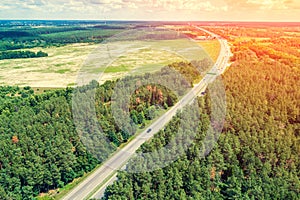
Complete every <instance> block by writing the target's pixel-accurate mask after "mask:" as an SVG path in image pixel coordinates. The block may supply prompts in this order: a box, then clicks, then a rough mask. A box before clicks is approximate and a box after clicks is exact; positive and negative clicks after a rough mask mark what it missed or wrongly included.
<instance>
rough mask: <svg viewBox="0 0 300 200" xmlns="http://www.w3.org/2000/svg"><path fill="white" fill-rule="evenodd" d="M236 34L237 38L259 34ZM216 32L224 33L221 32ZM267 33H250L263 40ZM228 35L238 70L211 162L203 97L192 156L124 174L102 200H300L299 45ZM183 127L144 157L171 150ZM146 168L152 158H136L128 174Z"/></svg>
mask: <svg viewBox="0 0 300 200" xmlns="http://www.w3.org/2000/svg"><path fill="white" fill-rule="evenodd" d="M226 29H227V27H226V28H225V30H226ZM235 29H236V31H235V32H234V34H235V35H236V34H239V32H241V31H243V32H245V33H247V32H251V31H253V30H254V29H252V28H251V29H250V28H249V30H246V29H245V28H244V27H242V28H241V29H239V28H235ZM274 29H275V30H278V29H281V28H274ZM274 29H273V30H274ZM212 30H213V31H214V32H219V33H223V34H224V31H222V28H220V27H218V28H215V29H214V28H212ZM261 32H262V31H261V30H259V31H258V32H254V33H253V32H252V33H251V34H252V35H256V34H258V35H260V36H262V33H261ZM274 32H275V31H274ZM264 33H266V34H267V35H268V36H269V35H272V32H264ZM280 33H284V31H276V32H275V33H274V34H273V35H272V38H273V37H274V35H275V36H276V37H277V36H278V34H280ZM224 35H225V34H224ZM227 37H228V38H229V39H230V40H231V42H232V44H233V47H232V49H233V53H234V56H233V58H232V61H234V64H232V65H231V67H230V68H229V69H228V70H227V71H226V73H225V75H224V76H223V80H224V83H225V87H226V98H227V116H226V121H225V124H224V128H223V132H222V134H221V136H220V138H219V140H218V142H217V144H216V146H215V147H214V149H213V150H212V151H211V152H210V153H209V154H208V156H206V157H205V158H202V157H201V156H200V155H201V152H202V150H201V148H202V145H201V144H202V143H201V140H202V139H203V137H204V134H205V130H206V126H205V125H206V124H207V122H208V119H207V118H209V115H208V114H209V112H208V110H207V109H208V107H205V106H203V102H207V103H209V101H207V100H205V99H207V97H206V98H200V99H198V103H199V105H202V106H200V107H199V109H200V110H201V113H203V114H204V116H203V117H202V119H203V120H201V121H200V122H198V123H199V129H198V131H197V132H196V134H197V136H196V139H195V140H194V143H193V144H192V145H191V146H190V147H189V148H188V149H187V150H186V151H185V154H184V155H182V156H181V157H180V158H178V159H177V160H176V161H175V162H173V163H172V164H170V165H168V166H166V167H164V168H161V169H157V170H155V171H152V172H141V173H130V172H126V171H121V172H120V173H119V174H118V180H117V181H116V182H115V183H114V184H113V185H112V186H109V187H108V188H107V190H106V192H105V196H104V197H103V199H114V200H115V199H180V200H181V199H295V200H296V199H300V180H299V178H300V172H299V169H300V160H299V154H300V143H299V141H300V140H299V137H300V102H299V98H300V90H299V77H300V71H299V63H298V62H299V58H296V57H295V56H293V55H292V54H294V53H297V52H296V51H293V50H294V48H295V43H294V42H290V43H289V42H284V43H279V42H278V40H276V39H268V40H267V41H268V43H265V41H262V40H259V41H260V42H259V41H258V40H256V42H255V43H254V42H253V41H252V42H251V40H250V41H249V40H247V41H244V42H241V39H240V38H237V39H236V40H235V39H233V38H234V37H232V36H228V35H227ZM262 37H263V36H262ZM264 37H266V35H264ZM254 41H255V40H254ZM273 41H274V42H273ZM282 41H289V40H287V39H286V40H284V39H283V40H282ZM280 46H281V47H280ZM275 47H276V50H275ZM283 47H284V48H283ZM270 48H273V50H272V49H270ZM275 51H277V52H275ZM274 52H275V53H274ZM275 56H276V57H275ZM186 110H187V112H191V109H189V108H186ZM177 123H178V117H176V118H174V119H173V120H172V121H171V122H170V124H169V125H167V126H166V127H165V129H164V130H161V131H160V132H159V133H158V134H157V135H156V136H155V137H154V138H153V139H152V140H151V141H149V142H148V143H146V144H144V145H143V146H142V147H141V148H140V150H139V151H140V152H152V151H155V150H156V149H160V148H161V147H163V146H165V145H166V144H167V143H168V141H170V140H171V139H172V138H173V137H174V134H175V133H176V131H177V128H176V127H177V126H176V124H177ZM169 153H171V154H172V151H171V152H169ZM167 156H168V154H167V155H159V157H167ZM153 160H154V161H155V160H157V158H155V157H153ZM152 163H153V162H152ZM145 165H151V159H150V160H149V161H148V162H147V163H144V162H141V160H136V159H133V160H131V162H130V163H129V165H128V166H127V169H128V170H129V171H132V169H134V168H139V167H140V168H142V167H143V166H145Z"/></svg>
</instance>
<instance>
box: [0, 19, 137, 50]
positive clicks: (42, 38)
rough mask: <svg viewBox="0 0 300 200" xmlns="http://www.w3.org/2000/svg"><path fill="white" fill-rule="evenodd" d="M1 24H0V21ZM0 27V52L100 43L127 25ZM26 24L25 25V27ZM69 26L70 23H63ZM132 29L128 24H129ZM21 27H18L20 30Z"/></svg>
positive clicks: (19, 24) (22, 24)
mask: <svg viewBox="0 0 300 200" xmlns="http://www.w3.org/2000/svg"><path fill="white" fill-rule="evenodd" d="M0 22H1V21H0ZM2 23H3V24H2V26H1V27H0V51H8V50H17V49H25V48H26V49H28V48H34V47H43V48H45V47H52V46H62V45H66V44H74V43H100V42H102V41H104V40H105V39H106V38H108V37H110V36H112V35H114V34H117V33H119V32H121V31H124V30H126V29H128V27H130V25H127V24H124V25H122V26H121V25H118V24H108V25H103V23H100V22H94V23H92V22H89V23H85V22H80V21H78V22H73V23H71V22H61V23H62V24H61V23H60V21H53V22H48V23H49V24H48V23H47V21H45V22H40V23H39V21H34V22H32V23H29V21H28V22H27V21H20V22H14V21H8V22H7V23H4V22H3V21H2ZM28 23H29V24H28ZM66 23H70V24H66ZM131 26H132V25H131ZM20 27H21V28H20Z"/></svg>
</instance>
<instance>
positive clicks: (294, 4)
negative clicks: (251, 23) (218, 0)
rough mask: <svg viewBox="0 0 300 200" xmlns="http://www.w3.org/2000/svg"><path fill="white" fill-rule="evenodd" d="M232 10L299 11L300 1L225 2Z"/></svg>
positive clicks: (247, 0)
mask: <svg viewBox="0 0 300 200" xmlns="http://www.w3.org/2000/svg"><path fill="white" fill-rule="evenodd" d="M224 1H225V2H226V3H227V5H228V7H230V8H232V9H244V10H288V9H299V8H300V1H299V0H239V1H236V0H224Z"/></svg>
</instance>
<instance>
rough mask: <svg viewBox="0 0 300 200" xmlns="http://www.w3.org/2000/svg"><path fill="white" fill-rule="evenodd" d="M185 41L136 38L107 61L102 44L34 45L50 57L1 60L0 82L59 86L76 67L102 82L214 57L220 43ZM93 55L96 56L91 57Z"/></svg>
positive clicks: (118, 45)
mask: <svg viewBox="0 0 300 200" xmlns="http://www.w3.org/2000/svg"><path fill="white" fill-rule="evenodd" d="M185 42H186V41H181V40H176V41H175V40H160V41H150V42H149V41H139V44H138V45H137V46H138V47H139V48H133V50H131V51H124V52H122V51H121V52H122V53H119V54H118V53H117V54H116V56H115V57H113V58H112V59H111V60H109V63H107V62H103V61H107V60H108V57H107V56H106V57H105V56H104V57H103V55H105V54H107V53H108V52H107V49H106V47H104V46H103V44H88V43H78V44H71V45H66V46H62V47H49V48H33V49H30V50H31V51H35V52H37V51H39V50H42V51H44V52H46V53H48V54H49V56H48V57H43V58H30V59H11V60H0V85H18V86H27V85H29V86H31V87H34V88H62V87H67V86H74V85H75V83H76V78H77V75H78V72H79V70H85V71H87V72H88V73H92V74H97V75H101V74H102V76H101V78H100V80H98V81H100V82H104V81H105V80H111V79H116V78H120V77H122V76H124V75H126V74H143V73H146V72H153V71H158V70H160V69H161V68H162V67H164V66H165V65H167V64H171V63H173V62H177V61H189V60H197V59H203V58H204V57H211V58H212V60H216V59H217V57H218V53H219V49H220V46H219V43H218V41H216V40H212V41H201V42H198V44H199V45H200V46H201V47H202V48H203V50H201V48H198V50H196V51H195V50H194V49H193V47H191V49H189V48H186V43H185ZM128 45H130V42H128V41H125V42H124V41H121V42H116V43H114V44H112V45H111V47H112V49H113V48H117V49H122V48H125V50H126V47H128ZM102 47H103V48H104V49H103V48H102ZM101 48H102V49H101ZM24 50H25V49H24ZM179 51H180V52H179ZM207 54H208V55H207ZM93 56H94V57H95V59H90V58H91V57H93ZM97 77H99V76H97ZM42 90H43V89H42Z"/></svg>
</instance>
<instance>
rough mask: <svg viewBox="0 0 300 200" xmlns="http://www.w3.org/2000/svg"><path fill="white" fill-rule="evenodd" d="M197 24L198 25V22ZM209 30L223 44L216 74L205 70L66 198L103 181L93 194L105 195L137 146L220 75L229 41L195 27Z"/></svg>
mask: <svg viewBox="0 0 300 200" xmlns="http://www.w3.org/2000/svg"><path fill="white" fill-rule="evenodd" d="M195 27H196V26H195ZM196 28H197V29H199V30H202V31H204V32H206V33H209V34H211V35H212V36H214V37H216V38H217V39H218V40H219V42H220V44H221V50H220V54H219V57H218V59H217V61H216V63H215V64H214V66H213V67H212V68H211V70H210V71H209V72H210V73H213V74H214V73H215V74H216V75H211V74H206V75H205V76H204V78H203V79H202V81H201V82H200V83H198V84H196V85H194V87H193V88H192V89H191V91H189V92H188V93H187V94H186V95H185V96H184V97H183V98H182V99H181V100H180V101H179V102H178V103H177V104H175V105H174V106H173V107H172V108H171V109H170V110H169V111H168V112H166V113H165V114H164V115H162V116H161V117H160V118H159V119H158V120H156V121H155V122H154V123H153V124H151V125H150V126H149V127H148V129H147V130H149V129H151V131H147V130H145V131H144V132H142V133H140V134H139V135H138V136H137V137H136V138H134V139H133V140H132V141H131V142H129V143H128V144H127V145H126V146H125V147H123V148H122V149H121V150H120V151H118V152H117V153H115V154H114V155H113V156H112V157H111V158H109V159H108V160H107V161H106V162H104V163H103V164H102V166H101V167H100V168H98V169H97V170H96V171H95V172H93V173H92V174H91V175H90V176H88V177H87V178H86V179H85V180H84V181H83V182H81V183H80V184H79V185H78V186H76V187H75V188H74V189H73V190H71V191H70V192H69V193H68V194H67V195H66V196H65V197H64V198H63V200H83V199H86V198H87V197H88V196H89V195H91V193H92V192H95V189H96V188H97V186H99V185H101V184H102V186H101V187H100V188H98V190H97V191H96V192H95V193H94V194H93V195H92V196H91V197H92V198H100V197H102V195H103V193H104V191H105V188H106V187H107V185H109V184H110V183H111V182H113V181H114V180H115V179H116V172H117V170H119V169H121V168H122V167H123V166H125V165H126V163H127V161H128V160H129V159H130V158H131V156H132V155H134V153H135V152H136V150H137V149H138V148H139V147H140V146H141V145H142V144H143V143H144V142H146V141H147V140H148V139H150V138H151V137H153V136H154V134H155V133H157V132H158V131H159V130H161V129H162V128H164V126H165V125H166V124H167V123H168V122H169V121H170V120H171V119H172V118H173V117H174V116H175V115H176V112H177V110H179V109H181V108H183V107H184V106H185V105H187V104H189V103H191V102H192V101H193V100H194V98H195V97H196V96H199V95H200V94H201V92H203V91H205V89H206V87H207V85H208V84H209V83H210V82H213V81H214V79H215V78H216V76H217V75H219V74H221V73H223V72H224V70H225V69H226V67H227V65H228V61H229V57H230V48H229V46H228V44H227V41H226V40H224V39H222V38H220V37H219V36H218V35H216V34H214V33H211V32H209V31H207V30H205V29H202V28H200V27H196Z"/></svg>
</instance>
